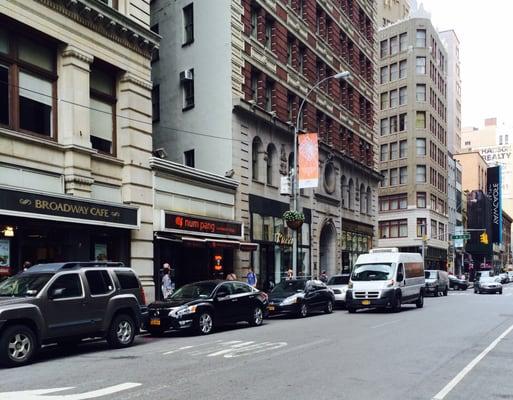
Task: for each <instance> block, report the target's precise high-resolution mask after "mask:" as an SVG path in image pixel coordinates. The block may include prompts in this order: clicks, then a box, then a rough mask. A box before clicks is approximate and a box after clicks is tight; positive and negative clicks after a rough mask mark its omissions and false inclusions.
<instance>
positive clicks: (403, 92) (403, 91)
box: [399, 86, 408, 106]
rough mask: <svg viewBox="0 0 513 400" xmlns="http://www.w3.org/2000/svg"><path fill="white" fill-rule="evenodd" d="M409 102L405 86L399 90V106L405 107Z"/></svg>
mask: <svg viewBox="0 0 513 400" xmlns="http://www.w3.org/2000/svg"><path fill="white" fill-rule="evenodd" d="M407 101H408V99H407V90H406V86H403V87H402V88H399V105H400V106H404V105H405V104H406V102H407Z"/></svg>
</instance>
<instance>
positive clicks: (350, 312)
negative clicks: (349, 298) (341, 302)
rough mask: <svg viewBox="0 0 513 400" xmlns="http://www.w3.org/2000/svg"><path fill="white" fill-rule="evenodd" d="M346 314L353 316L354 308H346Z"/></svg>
mask: <svg viewBox="0 0 513 400" xmlns="http://www.w3.org/2000/svg"><path fill="white" fill-rule="evenodd" d="M347 312H348V313H349V314H354V313H355V312H356V308H354V307H350V306H348V307H347Z"/></svg>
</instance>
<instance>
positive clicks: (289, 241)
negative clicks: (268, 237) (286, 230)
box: [274, 232, 294, 245]
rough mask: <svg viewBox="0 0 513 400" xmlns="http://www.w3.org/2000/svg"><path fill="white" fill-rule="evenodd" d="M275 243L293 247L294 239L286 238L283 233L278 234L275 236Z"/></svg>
mask: <svg viewBox="0 0 513 400" xmlns="http://www.w3.org/2000/svg"><path fill="white" fill-rule="evenodd" d="M274 241H275V242H276V243H278V244H286V245H292V244H293V243H294V238H293V237H292V236H285V235H284V234H283V233H281V232H276V233H275V234H274Z"/></svg>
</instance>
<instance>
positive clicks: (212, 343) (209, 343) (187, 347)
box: [162, 340, 229, 355]
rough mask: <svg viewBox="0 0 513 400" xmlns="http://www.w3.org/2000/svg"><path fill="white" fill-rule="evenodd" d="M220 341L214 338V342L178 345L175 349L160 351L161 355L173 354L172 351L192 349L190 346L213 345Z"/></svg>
mask: <svg viewBox="0 0 513 400" xmlns="http://www.w3.org/2000/svg"><path fill="white" fill-rule="evenodd" d="M220 342H222V341H221V340H216V341H215V342H207V343H200V344H196V345H191V346H182V347H179V348H177V349H173V350H169V351H166V352H165V353H162V354H163V355H168V354H173V353H177V352H179V351H182V350H188V349H192V348H195V347H200V346H209V345H215V344H217V343H220ZM227 343H229V342H227Z"/></svg>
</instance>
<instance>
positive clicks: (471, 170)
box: [454, 151, 488, 193]
mask: <svg viewBox="0 0 513 400" xmlns="http://www.w3.org/2000/svg"><path fill="white" fill-rule="evenodd" d="M454 159H455V160H457V161H458V162H459V163H460V164H461V170H462V179H461V186H462V190H463V191H468V192H471V191H472V190H482V191H483V192H484V193H486V169H487V168H488V165H487V164H486V161H485V160H484V158H483V157H482V156H481V154H479V152H478V151H469V152H467V153H460V154H455V155H454Z"/></svg>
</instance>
